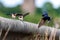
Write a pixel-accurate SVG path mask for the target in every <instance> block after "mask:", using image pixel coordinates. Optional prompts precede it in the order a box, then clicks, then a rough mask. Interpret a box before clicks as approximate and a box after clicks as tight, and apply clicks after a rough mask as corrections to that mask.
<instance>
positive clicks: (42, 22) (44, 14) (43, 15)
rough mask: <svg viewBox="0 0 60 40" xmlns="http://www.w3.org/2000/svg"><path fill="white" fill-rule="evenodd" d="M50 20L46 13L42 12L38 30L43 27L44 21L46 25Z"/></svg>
mask: <svg viewBox="0 0 60 40" xmlns="http://www.w3.org/2000/svg"><path fill="white" fill-rule="evenodd" d="M50 20H51V18H50V17H49V16H48V13H47V11H44V12H43V14H42V19H41V21H40V23H39V25H38V28H39V27H40V26H41V25H44V24H45V22H46V21H48V23H49V22H50Z"/></svg>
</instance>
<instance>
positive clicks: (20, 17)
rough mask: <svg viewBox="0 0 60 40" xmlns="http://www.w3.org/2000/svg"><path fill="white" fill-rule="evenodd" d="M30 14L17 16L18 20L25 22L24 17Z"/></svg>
mask: <svg viewBox="0 0 60 40" xmlns="http://www.w3.org/2000/svg"><path fill="white" fill-rule="evenodd" d="M28 14H29V13H25V14H16V16H18V19H19V20H21V21H23V19H24V17H25V16H27V15H28Z"/></svg>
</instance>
